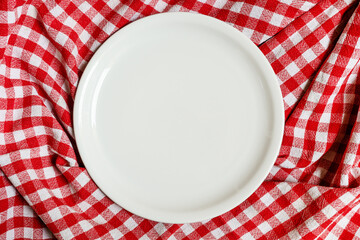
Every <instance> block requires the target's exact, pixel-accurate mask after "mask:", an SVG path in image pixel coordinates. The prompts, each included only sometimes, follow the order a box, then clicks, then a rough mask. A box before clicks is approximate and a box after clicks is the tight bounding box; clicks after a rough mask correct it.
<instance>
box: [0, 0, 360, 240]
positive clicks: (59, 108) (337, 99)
mask: <svg viewBox="0 0 360 240" xmlns="http://www.w3.org/2000/svg"><path fill="white" fill-rule="evenodd" d="M358 4H359V2H358V1H357V0H339V1H334V0H317V1H315V0H308V1H306V0H269V1H265V0H255V1H250V0H249V1H225V0H208V1H205V0H199V1H196V0H185V1H184V0H183V1H173V0H142V1H140V0H134V1H127V0H122V1H115V0H110V1H104V0H94V1H92V0H90V1H83V0H74V1H70V0H63V1H60V0H59V1H54V0H44V1H40V0H27V1H25V0H8V1H6V0H1V1H0V239H13V238H20V239H22V238H28V239H49V238H59V239H73V238H76V239H95V238H102V239H113V238H115V239H118V238H122V237H123V238H126V239H139V238H140V239H157V238H162V239H168V238H169V239H199V238H203V239H218V238H222V239H238V238H242V239H278V238H282V239H300V238H303V239H314V238H319V239H338V238H340V239H351V238H353V237H355V238H357V239H360V230H359V228H360V202H359V200H360V196H359V195H360V188H359V185H360V168H359V167H360V165H359V164H360V147H359V146H360V145H359V144H360V112H359V105H360V72H359V67H360V63H359V59H360V6H358ZM167 11H174V12H176V11H185V12H188V11H191V12H197V13H200V14H206V15H210V16H213V17H216V18H218V19H220V20H222V21H225V22H227V23H229V24H230V25H232V26H234V27H235V28H237V29H238V30H239V31H241V32H243V33H244V34H245V35H246V36H247V37H249V38H250V39H251V40H252V41H253V42H254V43H255V44H257V45H258V46H259V48H260V49H261V51H262V52H263V53H264V54H265V56H266V57H267V59H268V60H269V62H270V63H271V65H272V67H273V69H274V71H275V73H276V74H277V76H278V81H279V85H280V87H281V90H282V94H283V99H284V105H285V115H286V124H285V132H284V139H283V143H282V147H281V150H280V153H279V156H278V158H277V160H276V163H275V165H274V167H273V168H272V170H271V172H270V174H269V175H268V177H267V178H266V181H265V182H264V183H263V184H262V185H261V186H260V187H259V188H258V189H257V190H256V192H255V193H254V194H252V195H251V196H250V197H249V198H248V199H247V200H246V201H245V202H243V203H241V204H240V205H239V206H238V207H236V208H234V209H233V210H231V211H229V212H227V213H225V214H223V215H222V216H219V217H217V218H214V219H211V220H208V221H204V222H201V223H193V224H173V225H172V224H163V223H157V222H153V221H149V220H146V219H142V218H140V217H138V216H135V215H133V214H131V213H129V212H127V211H126V210H124V209H122V208H121V207H120V206H118V205H116V204H114V203H113V202H112V201H111V200H110V199H109V198H107V197H106V196H105V195H104V194H103V193H102V192H101V191H100V190H99V188H97V186H96V185H95V184H94V182H93V181H92V180H91V179H90V177H89V175H88V173H87V171H86V169H85V168H84V165H83V163H82V162H81V159H80V157H79V154H78V151H77V149H76V143H75V140H74V132H73V126H72V110H73V103H74V96H75V92H76V87H77V85H78V83H79V78H80V76H81V73H82V72H83V70H84V68H85V67H86V64H87V63H88V61H89V59H90V58H91V57H92V55H93V53H94V52H95V51H96V49H97V48H98V47H99V46H100V45H101V43H103V42H104V41H105V40H106V39H107V38H108V37H109V36H110V35H111V34H112V33H114V32H115V31H117V30H118V29H121V28H122V27H123V26H124V25H126V24H128V23H129V22H131V21H135V20H137V19H139V18H142V17H144V16H148V15H151V14H156V13H159V12H167Z"/></svg>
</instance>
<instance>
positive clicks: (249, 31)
mask: <svg viewBox="0 0 360 240" xmlns="http://www.w3.org/2000/svg"><path fill="white" fill-rule="evenodd" d="M241 32H242V33H243V34H245V36H247V37H248V38H251V37H252V35H253V34H254V30H252V29H250V28H245V27H244V28H243V29H242V30H241Z"/></svg>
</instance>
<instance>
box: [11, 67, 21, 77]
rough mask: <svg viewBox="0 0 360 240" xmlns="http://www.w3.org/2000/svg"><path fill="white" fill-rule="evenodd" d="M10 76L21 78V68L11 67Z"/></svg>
mask: <svg viewBox="0 0 360 240" xmlns="http://www.w3.org/2000/svg"><path fill="white" fill-rule="evenodd" d="M10 78H11V79H20V69H18V68H10Z"/></svg>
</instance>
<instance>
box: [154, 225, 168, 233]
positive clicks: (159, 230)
mask: <svg viewBox="0 0 360 240" xmlns="http://www.w3.org/2000/svg"><path fill="white" fill-rule="evenodd" d="M154 229H155V231H156V232H157V234H159V236H160V235H162V234H163V233H164V232H165V230H166V228H165V227H164V224H162V223H158V224H156V225H155V226H154Z"/></svg>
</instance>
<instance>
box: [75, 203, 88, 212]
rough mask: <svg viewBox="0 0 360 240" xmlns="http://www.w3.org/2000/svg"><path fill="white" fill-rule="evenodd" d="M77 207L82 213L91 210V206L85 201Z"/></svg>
mask: <svg viewBox="0 0 360 240" xmlns="http://www.w3.org/2000/svg"><path fill="white" fill-rule="evenodd" d="M78 206H79V208H80V209H81V210H82V211H83V212H86V211H87V210H88V209H89V208H91V205H90V204H89V203H87V202H86V201H82V202H81V203H79V204H78Z"/></svg>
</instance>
